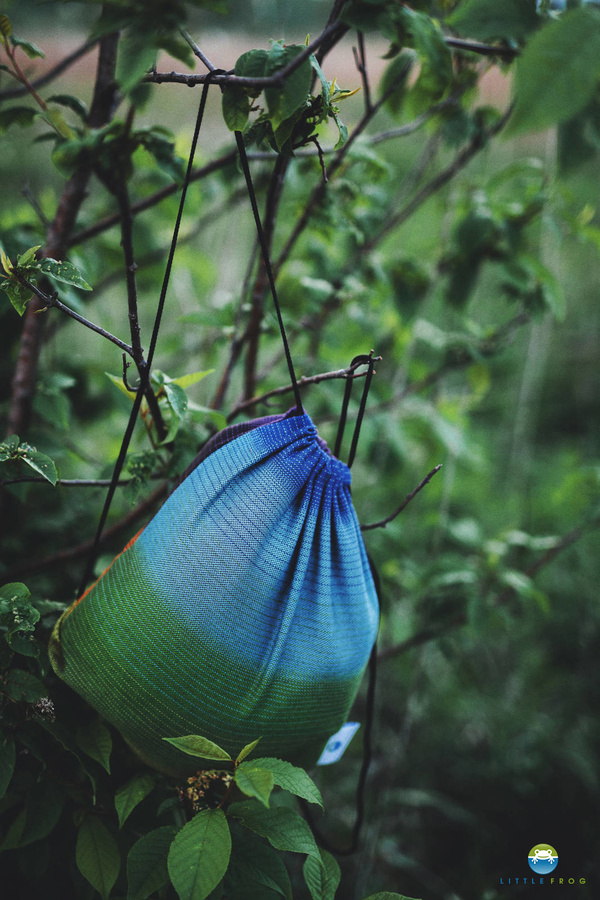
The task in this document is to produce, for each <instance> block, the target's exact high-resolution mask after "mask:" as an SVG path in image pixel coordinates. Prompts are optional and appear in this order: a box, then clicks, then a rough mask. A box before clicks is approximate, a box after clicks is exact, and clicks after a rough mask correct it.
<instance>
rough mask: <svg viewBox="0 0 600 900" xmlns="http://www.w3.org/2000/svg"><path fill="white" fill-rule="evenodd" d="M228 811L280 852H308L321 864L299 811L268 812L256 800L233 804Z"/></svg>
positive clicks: (280, 808) (313, 840) (282, 809)
mask: <svg viewBox="0 0 600 900" xmlns="http://www.w3.org/2000/svg"><path fill="white" fill-rule="evenodd" d="M227 812H228V813H229V815H230V816H233V817H234V818H236V819H239V820H240V821H241V823H242V825H245V826H246V828H249V829H250V830H251V831H254V832H256V834H260V835H261V836H262V837H265V838H266V839H267V840H268V841H269V843H270V844H271V846H272V847H274V848H275V849H276V850H289V851H291V852H292V853H307V854H308V855H309V856H313V857H314V858H315V859H316V860H318V861H319V864H320V862H321V856H320V854H319V848H318V847H317V845H316V843H315V839H314V837H313V834H312V832H311V830H310V828H309V826H308V824H307V823H306V822H305V820H304V819H303V818H302V816H300V815H299V814H298V813H297V812H296V811H295V810H293V809H287V808H286V807H283V806H280V807H277V808H275V809H265V808H264V807H263V806H261V805H259V803H258V802H257V801H256V800H244V801H242V802H241V803H232V804H230V806H229V808H228V810H227Z"/></svg>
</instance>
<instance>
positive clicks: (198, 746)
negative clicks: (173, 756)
mask: <svg viewBox="0 0 600 900" xmlns="http://www.w3.org/2000/svg"><path fill="white" fill-rule="evenodd" d="M163 741H167V743H169V744H172V745H173V746H174V747H177V749H178V750H181V751H182V752H183V753H187V754H189V755H190V756H200V757H202V759H219V760H225V759H227V760H231V756H230V755H229V753H228V752H227V751H226V750H223V749H222V748H221V747H219V745H218V744H215V743H214V742H213V741H209V739H208V738H205V737H201V736H200V735H199V734H188V735H186V736H185V737H174V738H168V737H166V738H163Z"/></svg>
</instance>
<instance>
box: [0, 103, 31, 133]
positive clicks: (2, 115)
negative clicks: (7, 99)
mask: <svg viewBox="0 0 600 900" xmlns="http://www.w3.org/2000/svg"><path fill="white" fill-rule="evenodd" d="M38 116H39V112H38V110H37V109H32V108H31V107H29V106H10V107H9V108H8V109H3V110H0V132H2V133H4V132H5V131H8V129H9V128H10V127H11V125H21V127H23V128H27V127H28V126H29V125H33V123H34V122H35V120H36V119H37V118H38Z"/></svg>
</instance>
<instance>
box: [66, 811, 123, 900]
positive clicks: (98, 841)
mask: <svg viewBox="0 0 600 900" xmlns="http://www.w3.org/2000/svg"><path fill="white" fill-rule="evenodd" d="M75 860H76V862H77V868H78V869H79V871H80V872H81V874H82V875H83V877H84V878H85V879H86V880H87V881H89V883H90V884H91V885H92V887H93V888H95V889H96V890H97V891H98V893H99V894H100V895H101V897H102V900H108V896H109V894H110V892H111V890H112V887H113V885H114V883H115V881H116V880H117V877H118V875H119V869H120V868H121V859H120V856H119V848H118V847H117V842H116V841H115V839H114V838H113V836H112V834H111V833H110V831H108V829H107V828H106V826H105V825H103V824H102V822H101V821H100V819H98V818H96V817H89V818H87V819H84V820H83V822H82V824H81V826H80V828H79V831H78V833H77V844H76V847H75Z"/></svg>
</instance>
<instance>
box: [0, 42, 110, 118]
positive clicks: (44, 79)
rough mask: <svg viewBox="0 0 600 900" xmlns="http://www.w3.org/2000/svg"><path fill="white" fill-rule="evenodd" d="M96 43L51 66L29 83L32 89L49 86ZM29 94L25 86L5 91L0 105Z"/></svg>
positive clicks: (0, 93)
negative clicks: (4, 101) (5, 101)
mask: <svg viewBox="0 0 600 900" xmlns="http://www.w3.org/2000/svg"><path fill="white" fill-rule="evenodd" d="M97 43H98V38H96V40H93V41H87V42H86V43H85V44H82V45H81V47H78V48H77V50H74V51H73V52H72V53H69V54H68V56H65V57H64V59H62V60H61V61H60V62H59V63H57V64H56V65H55V66H53V67H52V68H51V69H48V71H47V72H46V73H45V74H44V75H40V77H39V78H36V79H35V80H34V81H32V82H31V86H32V87H34V88H39V87H43V86H44V85H45V84H49V82H51V81H53V80H54V79H55V78H57V77H58V76H59V75H62V73H63V72H64V71H65V70H66V69H68V68H69V67H70V66H72V65H73V63H75V62H77V60H78V59H80V58H81V57H82V56H85V54H86V53H89V51H90V50H93V49H94V47H95V46H96V44H97ZM28 93H29V88H28V87H26V86H23V87H18V88H10V89H9V90H7V91H0V103H2V101H3V100H14V99H15V98H16V97H22V96H24V95H25V94H28Z"/></svg>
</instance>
